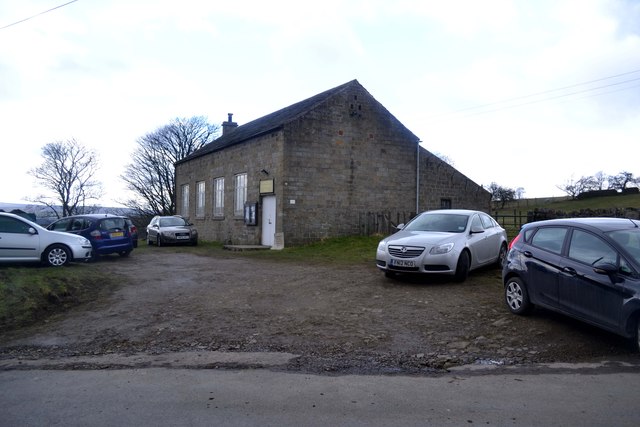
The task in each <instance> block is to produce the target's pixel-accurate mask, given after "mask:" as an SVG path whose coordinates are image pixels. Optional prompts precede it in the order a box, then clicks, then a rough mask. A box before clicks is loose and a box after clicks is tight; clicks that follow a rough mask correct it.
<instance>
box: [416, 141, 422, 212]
mask: <svg viewBox="0 0 640 427" xmlns="http://www.w3.org/2000/svg"><path fill="white" fill-rule="evenodd" d="M421 142H422V141H420V140H418V142H417V143H416V215H418V214H419V213H420V210H419V209H420V143H421Z"/></svg>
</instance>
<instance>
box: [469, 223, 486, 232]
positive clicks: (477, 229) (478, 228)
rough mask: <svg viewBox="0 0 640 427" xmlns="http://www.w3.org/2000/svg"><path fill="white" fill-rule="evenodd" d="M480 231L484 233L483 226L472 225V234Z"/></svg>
mask: <svg viewBox="0 0 640 427" xmlns="http://www.w3.org/2000/svg"><path fill="white" fill-rule="evenodd" d="M478 233H484V228H482V227H481V226H479V225H472V226H471V234H478Z"/></svg>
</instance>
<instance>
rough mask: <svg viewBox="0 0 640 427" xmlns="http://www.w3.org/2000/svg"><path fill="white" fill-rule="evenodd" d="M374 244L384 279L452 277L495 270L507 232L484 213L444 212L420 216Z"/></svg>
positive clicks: (504, 251)
mask: <svg viewBox="0 0 640 427" xmlns="http://www.w3.org/2000/svg"><path fill="white" fill-rule="evenodd" d="M397 228H398V229H399V231H398V232H397V233H395V234H392V235H391V236H389V237H386V238H385V239H383V240H382V241H381V242H380V243H379V244H378V250H377V253H376V264H377V266H378V268H379V269H380V270H382V271H384V272H385V275H386V276H387V277H392V276H394V275H396V274H397V273H421V274H443V275H453V276H454V277H455V279H456V280H458V281H464V280H465V279H466V278H467V275H468V274H469V271H471V270H474V269H476V268H479V267H482V266H485V265H490V264H496V265H499V266H501V265H502V264H503V262H504V260H505V258H506V254H507V232H506V231H505V230H504V228H502V227H501V226H500V225H499V224H498V223H497V222H496V221H495V220H494V219H493V218H491V217H490V216H489V215H487V214H486V213H484V212H480V211H473V210H466V209H446V210H435V211H427V212H423V213H421V214H419V215H417V216H416V217H414V218H413V219H412V220H411V221H409V222H408V223H407V224H406V225H403V224H400V225H398V227H397Z"/></svg>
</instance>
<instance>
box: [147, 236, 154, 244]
mask: <svg viewBox="0 0 640 427" xmlns="http://www.w3.org/2000/svg"><path fill="white" fill-rule="evenodd" d="M152 244H153V242H152V241H151V238H149V237H147V245H148V246H151V245H152Z"/></svg>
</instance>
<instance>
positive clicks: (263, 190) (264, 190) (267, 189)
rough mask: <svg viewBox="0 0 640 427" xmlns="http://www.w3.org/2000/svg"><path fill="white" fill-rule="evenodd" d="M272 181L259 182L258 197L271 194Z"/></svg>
mask: <svg viewBox="0 0 640 427" xmlns="http://www.w3.org/2000/svg"><path fill="white" fill-rule="evenodd" d="M273 191H274V190H273V180H272V179H263V180H260V195H261V196H262V195H264V194H273Z"/></svg>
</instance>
